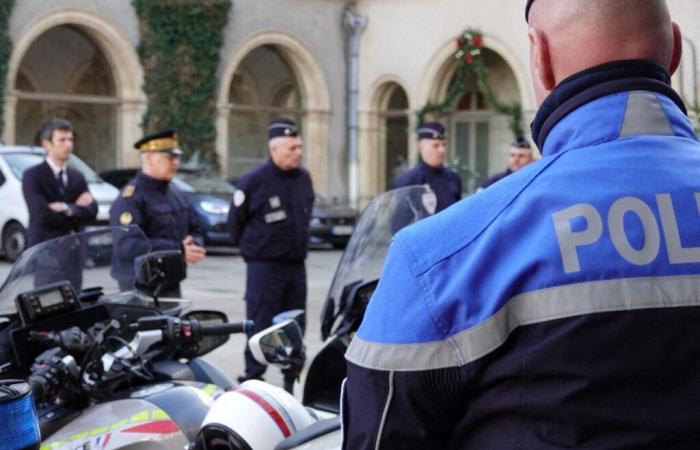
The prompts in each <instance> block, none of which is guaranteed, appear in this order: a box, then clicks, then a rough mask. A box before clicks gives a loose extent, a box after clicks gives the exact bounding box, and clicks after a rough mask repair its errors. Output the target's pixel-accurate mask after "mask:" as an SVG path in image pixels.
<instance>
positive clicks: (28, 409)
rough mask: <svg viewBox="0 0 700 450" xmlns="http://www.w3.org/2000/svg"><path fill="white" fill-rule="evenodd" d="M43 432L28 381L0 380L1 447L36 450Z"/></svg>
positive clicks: (15, 449)
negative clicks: (40, 428) (40, 429)
mask: <svg viewBox="0 0 700 450" xmlns="http://www.w3.org/2000/svg"><path fill="white" fill-rule="evenodd" d="M40 443H41V433H40V431H39V419H38V417H37V414H36V409H35V408H34V398H33V397H32V391H31V389H30V387H29V385H28V384H27V383H25V382H24V381H21V380H0V448H2V449H10V450H19V449H27V450H30V449H31V450H34V449H38V448H39V444H40Z"/></svg>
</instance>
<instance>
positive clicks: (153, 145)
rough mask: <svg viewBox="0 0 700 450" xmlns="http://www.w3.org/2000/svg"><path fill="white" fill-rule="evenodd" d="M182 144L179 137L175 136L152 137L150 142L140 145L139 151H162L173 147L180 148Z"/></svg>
mask: <svg viewBox="0 0 700 450" xmlns="http://www.w3.org/2000/svg"><path fill="white" fill-rule="evenodd" d="M179 146H180V145H179V143H178V141H177V137H174V138H170V137H167V138H160V139H152V140H150V141H148V142H144V143H143V144H141V145H139V151H141V152H162V151H163V150H170V149H171V148H178V147H179Z"/></svg>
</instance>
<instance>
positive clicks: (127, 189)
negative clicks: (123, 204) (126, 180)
mask: <svg viewBox="0 0 700 450" xmlns="http://www.w3.org/2000/svg"><path fill="white" fill-rule="evenodd" d="M134 192H136V186H134V185H133V184H127V185H126V186H124V189H122V197H124V198H129V197H131V196H133V195H134Z"/></svg>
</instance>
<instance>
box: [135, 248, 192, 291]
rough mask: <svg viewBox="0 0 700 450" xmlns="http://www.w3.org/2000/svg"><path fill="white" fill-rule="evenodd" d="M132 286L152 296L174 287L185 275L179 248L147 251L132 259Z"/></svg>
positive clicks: (183, 261) (184, 264) (183, 260)
mask: <svg viewBox="0 0 700 450" xmlns="http://www.w3.org/2000/svg"><path fill="white" fill-rule="evenodd" d="M134 271H135V273H136V282H135V283H134V287H136V288H137V289H139V290H140V291H142V292H144V293H145V294H147V295H150V296H152V297H158V296H159V295H160V293H161V292H167V291H168V290H170V289H172V288H174V287H176V286H177V285H178V283H180V281H182V280H184V279H185V278H186V277H187V264H186V263H185V259H184V258H183V257H182V252H181V251H179V250H161V251H157V252H151V253H147V254H145V255H142V256H139V257H138V258H136V259H135V260H134Z"/></svg>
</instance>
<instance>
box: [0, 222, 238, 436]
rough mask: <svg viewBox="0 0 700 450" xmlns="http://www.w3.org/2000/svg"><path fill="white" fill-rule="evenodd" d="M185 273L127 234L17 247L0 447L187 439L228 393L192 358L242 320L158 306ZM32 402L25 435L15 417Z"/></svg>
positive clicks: (2, 347)
mask: <svg viewBox="0 0 700 450" xmlns="http://www.w3.org/2000/svg"><path fill="white" fill-rule="evenodd" d="M185 275H186V265H185V263H184V261H183V258H182V255H181V253H180V252H179V251H160V252H150V245H149V242H148V240H147V239H146V237H145V236H144V234H143V233H142V231H141V230H140V229H139V228H138V227H134V226H130V227H112V228H105V229H101V230H97V231H89V232H84V233H78V234H71V235H68V236H64V237H61V238H57V239H53V240H50V241H47V242H44V243H41V244H39V245H37V246H34V247H32V248H29V249H28V250H26V251H25V252H24V253H23V254H22V255H21V257H20V258H19V259H18V260H17V261H16V262H15V264H14V266H13V267H12V270H11V272H10V274H9V275H8V278H7V279H6V281H5V283H4V284H3V285H2V287H1V288H0V412H1V411H2V410H3V407H4V408H9V409H8V410H7V411H10V410H12V411H15V413H16V414H14V415H13V414H9V413H8V414H4V413H3V414H0V448H2V449H3V450H8V449H9V450H13V449H24V448H39V444H36V445H35V447H32V446H30V445H28V443H27V442H25V441H24V440H23V439H25V438H27V436H38V435H39V432H40V436H41V439H42V441H41V447H40V448H41V449H42V450H44V449H46V450H49V449H52V450H53V449H70V450H73V449H100V450H112V449H132V450H139V449H149V450H155V449H176V448H180V449H181V448H184V447H185V446H186V445H187V444H188V443H189V442H191V441H192V440H193V439H194V438H195V435H196V432H197V430H198V429H199V426H200V424H201V423H202V420H203V419H204V417H205V415H206V413H207V412H208V410H209V407H210V406H211V404H212V403H213V399H214V398H215V397H216V396H218V395H220V394H221V393H223V392H224V390H226V389H230V388H232V387H233V386H234V383H233V382H232V381H231V379H230V378H229V377H227V376H226V375H225V374H224V373H223V372H221V371H220V370H219V369H217V368H216V367H214V366H213V365H211V364H209V363H207V362H206V361H204V360H203V359H202V358H201V356H203V355H205V354H206V353H208V352H210V351H212V350H214V349H215V348H217V347H219V346H221V345H223V344H224V343H225V342H226V341H227V340H228V338H229V335H230V334H232V333H240V332H245V331H246V330H247V329H250V326H251V323H250V322H247V321H246V322H240V323H229V322H228V320H227V317H226V315H225V314H224V313H222V312H219V311H194V310H192V302H191V301H189V300H185V299H181V298H161V296H160V292H164V290H165V289H168V287H169V286H172V285H173V284H174V283H179V282H180V281H181V280H182V279H184V278H185ZM120 286H121V287H120ZM129 288H132V289H129ZM28 397H31V398H33V401H27V400H26V399H27V398H28ZM3 398H4V399H5V400H8V399H10V400H16V402H15V403H17V405H20V406H16V407H14V408H15V409H11V408H13V403H12V402H10V401H5V402H4V401H3ZM32 403H33V404H34V405H35V406H36V409H35V411H36V416H35V417H36V424H35V428H36V433H34V434H32V433H31V432H29V431H27V430H29V429H31V428H32V425H31V423H30V422H32V421H31V418H28V419H27V421H24V420H23V419H22V420H19V419H17V418H18V417H19V418H21V417H25V416H23V415H22V414H20V413H21V412H22V411H24V410H23V409H21V408H25V409H26V407H27V405H29V406H33V405H32ZM22 405H23V406H22ZM18 411H19V412H18ZM26 417H29V416H26ZM13 433H15V434H14V435H13ZM30 440H31V438H30Z"/></svg>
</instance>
